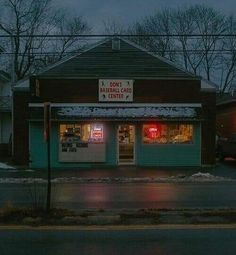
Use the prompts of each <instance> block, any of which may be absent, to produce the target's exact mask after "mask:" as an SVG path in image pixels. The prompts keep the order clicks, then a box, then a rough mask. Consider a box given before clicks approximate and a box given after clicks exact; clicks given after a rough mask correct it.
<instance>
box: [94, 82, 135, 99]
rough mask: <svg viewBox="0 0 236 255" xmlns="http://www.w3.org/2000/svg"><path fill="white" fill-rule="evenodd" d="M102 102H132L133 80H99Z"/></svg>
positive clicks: (99, 93) (99, 92)
mask: <svg viewBox="0 0 236 255" xmlns="http://www.w3.org/2000/svg"><path fill="white" fill-rule="evenodd" d="M98 89H99V91H98V95H99V101H100V102H107V101H109V102H111V101H112V102H132V101H133V80H99V88H98Z"/></svg>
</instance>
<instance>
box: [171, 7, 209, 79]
mask: <svg viewBox="0 0 236 255" xmlns="http://www.w3.org/2000/svg"><path fill="white" fill-rule="evenodd" d="M172 24H173V28H174V33H175V34H176V35H178V37H177V38H176V40H175V44H176V47H177V50H178V52H179V53H180V54H178V58H177V60H178V62H179V63H180V64H182V65H184V67H185V69H186V70H189V71H191V72H193V73H194V74H199V69H200V66H201V63H202V61H203V57H204V53H202V51H201V46H200V44H199V42H198V40H196V39H194V38H192V37H190V36H189V35H193V34H194V33H196V24H195V23H194V18H193V15H192V12H191V11H190V10H189V9H183V8H181V9H178V10H176V11H174V12H173V15H172ZM196 52H198V54H196Z"/></svg>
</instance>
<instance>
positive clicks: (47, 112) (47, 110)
mask: <svg viewBox="0 0 236 255" xmlns="http://www.w3.org/2000/svg"><path fill="white" fill-rule="evenodd" d="M50 131H51V105H50V103H49V102H45V103H44V140H45V141H46V143H47V162H48V164H47V168H48V186H47V201H46V211H47V212H49V211H50V206H51V151H50V150H51V149H50Z"/></svg>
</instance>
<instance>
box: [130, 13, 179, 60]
mask: <svg viewBox="0 0 236 255" xmlns="http://www.w3.org/2000/svg"><path fill="white" fill-rule="evenodd" d="M171 16H172V10H171V9H164V10H162V11H161V12H157V13H156V14H155V15H153V16H149V17H146V18H145V19H143V21H141V22H137V23H135V24H134V25H133V26H132V27H130V28H129V30H128V31H129V32H130V33H131V34H136V35H141V34H142V35H147V36H146V37H143V36H142V37H140V38H139V37H137V38H133V39H132V38H131V39H132V40H133V41H135V42H136V43H138V44H141V45H142V46H143V47H145V48H147V49H148V50H150V51H152V52H155V53H157V54H159V55H160V56H162V57H166V58H168V59H170V60H174V58H175V44H174V40H173V38H171V37H170V36H169V35H170V34H172V33H173V29H172V27H173V26H172V18H171ZM150 34H153V35H159V36H158V37H149V36H148V35H150Z"/></svg>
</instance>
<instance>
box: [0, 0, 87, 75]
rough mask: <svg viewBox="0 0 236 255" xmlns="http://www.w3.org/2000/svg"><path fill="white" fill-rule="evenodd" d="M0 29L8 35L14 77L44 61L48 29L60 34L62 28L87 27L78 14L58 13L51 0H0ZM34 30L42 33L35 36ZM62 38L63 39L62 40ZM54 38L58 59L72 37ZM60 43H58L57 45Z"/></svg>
mask: <svg viewBox="0 0 236 255" xmlns="http://www.w3.org/2000/svg"><path fill="white" fill-rule="evenodd" d="M0 4H1V6H2V8H1V13H0V15H1V18H0V31H2V33H4V34H7V35H9V36H11V43H9V42H8V46H9V45H12V47H11V48H10V47H8V51H10V52H11V51H13V54H14V55H13V58H14V73H15V78H16V80H19V79H22V78H23V77H25V76H26V75H28V74H29V73H31V72H33V71H35V70H37V69H38V68H39V67H41V65H42V64H43V65H44V64H48V60H47V61H45V58H44V57H42V55H44V56H45V51H46V50H52V49H53V47H52V43H51V40H49V39H48V35H49V34H50V33H55V31H56V32H58V34H60V33H61V34H62V33H64V32H65V30H66V31H67V32H68V33H72V34H73V35H75V34H77V33H81V32H82V31H85V30H86V31H87V26H86V23H85V22H83V21H82V18H78V17H77V18H71V19H69V18H67V17H66V16H63V15H61V14H60V15H58V13H60V11H58V10H56V9H55V8H52V0H37V1H34V0H0ZM36 34H40V35H42V36H41V37H35V35H36ZM63 40H64V41H63ZM63 40H61V41H60V42H59V41H57V46H58V50H59V51H60V52H59V53H58V59H60V58H61V57H62V56H63V54H64V53H65V50H66V49H68V48H69V47H72V45H73V44H74V43H75V38H72V37H69V38H63ZM59 45H60V47H59ZM45 49H46V50H45Z"/></svg>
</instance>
